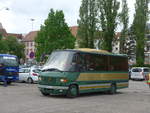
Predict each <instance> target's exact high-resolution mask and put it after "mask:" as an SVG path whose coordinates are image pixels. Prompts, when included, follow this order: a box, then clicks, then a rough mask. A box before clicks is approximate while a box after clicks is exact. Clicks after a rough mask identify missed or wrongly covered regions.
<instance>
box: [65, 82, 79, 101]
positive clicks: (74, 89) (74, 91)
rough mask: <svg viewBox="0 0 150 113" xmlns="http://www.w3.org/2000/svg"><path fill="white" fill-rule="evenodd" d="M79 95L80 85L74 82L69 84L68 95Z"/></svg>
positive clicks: (70, 96) (73, 96) (72, 96)
mask: <svg viewBox="0 0 150 113" xmlns="http://www.w3.org/2000/svg"><path fill="white" fill-rule="evenodd" d="M78 95H79V90H78V86H77V85H75V84H73V85H70V86H69V89H68V91H67V97H69V98H75V97H77V96H78Z"/></svg>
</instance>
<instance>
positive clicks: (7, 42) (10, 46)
mask: <svg viewBox="0 0 150 113" xmlns="http://www.w3.org/2000/svg"><path fill="white" fill-rule="evenodd" d="M24 47H25V46H24V45H23V44H22V43H19V42H18V41H17V39H16V37H12V36H8V37H6V38H2V40H0V53H9V54H13V55H17V56H18V58H24V57H25V56H24Z"/></svg>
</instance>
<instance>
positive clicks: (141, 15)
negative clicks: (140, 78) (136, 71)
mask: <svg viewBox="0 0 150 113" xmlns="http://www.w3.org/2000/svg"><path fill="white" fill-rule="evenodd" d="M148 4H149V0H136V3H135V15H134V21H133V29H134V35H135V40H136V63H137V65H139V66H143V65H144V61H145V60H144V59H145V55H144V45H145V34H146V23H147V20H148Z"/></svg>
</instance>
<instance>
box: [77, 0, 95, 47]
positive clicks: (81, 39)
mask: <svg viewBox="0 0 150 113" xmlns="http://www.w3.org/2000/svg"><path fill="white" fill-rule="evenodd" d="M79 16H80V19H79V20H78V26H79V29H78V33H77V38H78V43H79V47H81V48H94V39H95V33H96V23H97V18H96V16H97V4H96V0H82V4H81V7H80V15H79Z"/></svg>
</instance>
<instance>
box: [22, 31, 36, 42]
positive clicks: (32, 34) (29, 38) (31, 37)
mask: <svg viewBox="0 0 150 113" xmlns="http://www.w3.org/2000/svg"><path fill="white" fill-rule="evenodd" d="M37 33H38V31H31V32H29V33H28V34H27V35H26V36H25V37H24V38H23V41H34V40H35V38H36V37H37Z"/></svg>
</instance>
